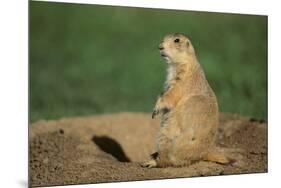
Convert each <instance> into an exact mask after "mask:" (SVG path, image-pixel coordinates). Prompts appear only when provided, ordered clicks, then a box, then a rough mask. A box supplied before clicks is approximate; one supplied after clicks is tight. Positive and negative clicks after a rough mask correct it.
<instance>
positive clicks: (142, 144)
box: [29, 113, 267, 186]
mask: <svg viewBox="0 0 281 188" xmlns="http://www.w3.org/2000/svg"><path fill="white" fill-rule="evenodd" d="M158 129H159V122H158V120H152V119H151V115H150V114H145V113H118V114H110V115H100V116H91V117H76V118H64V119H60V120H56V121H43V120H41V121H38V122H36V123H33V124H32V125H31V128H30V140H29V143H30V144H29V147H30V148H29V149H30V150H29V152H30V153H29V154H30V155H29V160H30V164H29V167H30V168H29V169H30V185H31V186H48V185H65V184H81V183H99V182H116V181H133V180H148V179H160V178H175V177H192V176H209V175H223V174H240V173H253V172H267V124H266V123H265V122H264V121H261V120H255V119H251V118H247V117H242V116H239V115H233V114H221V118H220V128H219V134H218V138H217V143H218V144H219V145H221V146H225V147H230V148H241V149H244V151H245V152H244V153H243V158H242V161H241V163H240V164H239V165H235V164H232V165H220V164H216V163H212V162H205V161H200V162H197V163H194V164H192V165H190V166H188V167H181V168H174V167H168V168H152V169H147V168H142V167H140V163H141V162H142V161H145V160H147V159H148V156H149V154H151V153H152V152H153V151H154V146H155V140H156V135H157V131H158Z"/></svg>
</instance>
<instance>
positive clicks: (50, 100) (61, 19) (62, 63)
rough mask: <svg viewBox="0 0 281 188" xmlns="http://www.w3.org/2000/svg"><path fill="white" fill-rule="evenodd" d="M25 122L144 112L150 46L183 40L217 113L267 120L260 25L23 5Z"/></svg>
mask: <svg viewBox="0 0 281 188" xmlns="http://www.w3.org/2000/svg"><path fill="white" fill-rule="evenodd" d="M29 11H30V30H29V32H30V35H29V42H30V43H29V74H30V85H29V87H30V120H31V121H35V120H38V119H56V118H60V117H65V116H80V115H90V114H101V113H111V112H119V111H145V112H151V110H152V108H153V106H154V102H155V100H156V97H157V95H158V94H159V93H160V92H161V90H162V88H163V83H164V80H165V68H166V67H165V63H164V61H163V60H162V59H161V58H160V56H159V52H158V49H157V46H158V44H159V42H160V40H162V37H163V36H164V35H165V34H166V33H170V32H181V33H185V34H187V35H188V36H190V38H191V40H192V42H193V45H194V47H195V49H196V52H197V56H198V58H199V61H200V63H201V64H202V66H203V68H204V70H205V73H206V76H207V79H208V81H209V83H210V85H211V87H212V88H213V89H214V91H215V93H216V94H217V97H218V101H219V106H220V110H221V111H223V112H233V113H240V114H243V115H248V116H252V117H257V118H266V117H267V17H265V16H250V15H235V14H221V13H203V12H191V11H173V10H157V9H141V8H126V7H112V6H100V5H79V4H65V3H50V2H30V7H29Z"/></svg>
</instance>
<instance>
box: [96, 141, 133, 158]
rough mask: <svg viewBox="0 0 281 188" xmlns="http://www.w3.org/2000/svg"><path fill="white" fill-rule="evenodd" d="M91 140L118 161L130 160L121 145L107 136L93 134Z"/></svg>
mask: <svg viewBox="0 0 281 188" xmlns="http://www.w3.org/2000/svg"><path fill="white" fill-rule="evenodd" d="M92 141H93V142H94V143H95V144H96V145H97V146H98V147H99V148H100V149H101V150H103V151H104V152H106V153H108V154H111V155H112V156H113V157H115V158H116V159H117V160H118V161H120V162H130V159H129V158H128V157H127V155H126V154H125V152H124V150H123V149H122V146H121V145H120V144H119V143H118V142H117V141H116V140H114V139H112V138H110V137H108V136H93V138H92Z"/></svg>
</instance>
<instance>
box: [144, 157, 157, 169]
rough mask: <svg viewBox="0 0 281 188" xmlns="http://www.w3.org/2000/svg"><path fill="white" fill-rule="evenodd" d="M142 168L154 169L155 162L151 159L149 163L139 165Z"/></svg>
mask: <svg viewBox="0 0 281 188" xmlns="http://www.w3.org/2000/svg"><path fill="white" fill-rule="evenodd" d="M141 166H142V167H147V168H154V167H156V166H157V163H156V160H154V159H151V160H149V161H146V162H144V163H143V164H141Z"/></svg>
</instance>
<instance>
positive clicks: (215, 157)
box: [142, 33, 234, 168]
mask: <svg viewBox="0 0 281 188" xmlns="http://www.w3.org/2000/svg"><path fill="white" fill-rule="evenodd" d="M159 50H160V54H161V56H162V57H163V58H164V59H165V60H166V63H167V78H166V82H165V88H164V92H163V93H162V94H161V95H160V96H159V98H158V100H157V102H156V105H155V108H154V111H153V113H152V118H154V117H155V116H156V115H158V114H159V115H160V118H161V127H160V131H159V135H158V139H157V147H156V152H155V153H153V154H152V155H151V160H149V161H147V162H145V163H144V164H142V166H144V167H149V168H151V167H165V166H184V165H189V164H191V163H192V162H194V161H199V160H206V161H213V162H217V163H222V164H227V163H230V162H233V160H234V159H233V158H231V157H230V155H228V153H227V152H226V150H225V149H222V148H219V147H216V146H215V137H216V133H217V127H218V123H219V111H218V103H217V99H216V96H215V94H214V92H213V90H212V88H211V87H210V85H209V83H208V81H207V80H206V78H205V75H204V72H203V69H202V68H201V66H200V64H199V62H198V60H197V57H196V55H195V50H194V48H193V46H192V44H191V41H190V40H189V39H188V37H187V36H185V35H183V34H180V33H174V34H168V35H166V36H165V37H164V39H163V41H162V42H161V43H160V44H159Z"/></svg>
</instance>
